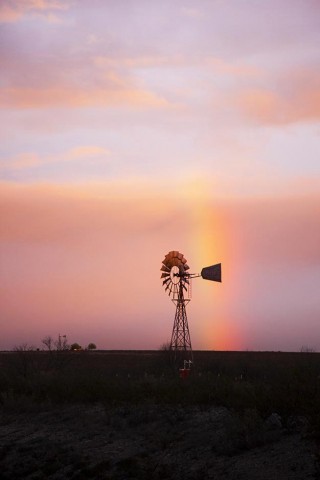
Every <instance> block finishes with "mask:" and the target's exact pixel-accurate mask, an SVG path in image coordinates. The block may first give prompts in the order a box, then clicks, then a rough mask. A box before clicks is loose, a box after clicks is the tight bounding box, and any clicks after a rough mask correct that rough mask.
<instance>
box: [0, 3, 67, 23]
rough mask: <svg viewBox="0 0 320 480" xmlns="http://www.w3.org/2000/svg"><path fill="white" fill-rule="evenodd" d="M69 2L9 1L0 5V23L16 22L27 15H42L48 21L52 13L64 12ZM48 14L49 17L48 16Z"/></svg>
mask: <svg viewBox="0 0 320 480" xmlns="http://www.w3.org/2000/svg"><path fill="white" fill-rule="evenodd" d="M69 5H70V2H68V1H67V0H66V1H59V0H11V1H7V2H1V4H0V23H1V22H2V23H11V22H17V21H19V20H20V19H22V18H23V17H24V16H25V15H27V14H34V13H36V14H39V13H40V14H42V15H43V16H44V18H47V19H48V20H49V21H50V20H52V19H53V16H52V13H50V12H52V11H59V10H66V9H68V8H69ZM48 12H49V15H48Z"/></svg>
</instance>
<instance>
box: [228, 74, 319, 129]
mask: <svg viewBox="0 0 320 480" xmlns="http://www.w3.org/2000/svg"><path fill="white" fill-rule="evenodd" d="M319 83H320V75H319V72H318V71H305V72H303V71H302V72H300V71H299V72H291V74H289V73H287V74H286V75H284V76H283V77H282V78H281V79H280V81H279V85H278V88H277V90H276V91H274V90H271V89H266V88H264V89H262V88H252V89H248V90H245V91H242V92H238V93H237V94H235V95H234V96H233V102H234V104H235V105H236V107H237V108H238V109H239V111H240V112H241V113H242V114H244V115H245V116H246V117H248V118H249V119H251V120H253V121H255V122H257V123H262V124H288V123H294V122H299V121H315V120H317V119H319V118H320V89H319Z"/></svg>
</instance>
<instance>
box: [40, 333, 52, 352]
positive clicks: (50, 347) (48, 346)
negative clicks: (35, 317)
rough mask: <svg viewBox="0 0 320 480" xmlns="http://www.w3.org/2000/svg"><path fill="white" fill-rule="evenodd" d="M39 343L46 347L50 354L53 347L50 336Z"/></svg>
mask: <svg viewBox="0 0 320 480" xmlns="http://www.w3.org/2000/svg"><path fill="white" fill-rule="evenodd" d="M41 341H42V343H43V344H44V345H45V346H46V347H47V349H48V351H49V352H51V351H52V347H53V338H52V337H51V335H47V336H46V337H44V338H43V339H42V340H41Z"/></svg>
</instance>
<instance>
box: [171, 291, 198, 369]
mask: <svg viewBox="0 0 320 480" xmlns="http://www.w3.org/2000/svg"><path fill="white" fill-rule="evenodd" d="M174 302H175V304H176V314H175V317H174V324H173V329H172V336H171V343H170V350H171V351H172V354H173V360H174V363H175V364H178V363H179V365H181V367H183V361H184V360H191V361H192V362H193V353H192V346H191V339H190V332H189V326H188V319H187V312H186V303H188V302H189V300H185V299H184V297H183V291H182V286H181V288H180V289H179V294H178V299H176V300H174Z"/></svg>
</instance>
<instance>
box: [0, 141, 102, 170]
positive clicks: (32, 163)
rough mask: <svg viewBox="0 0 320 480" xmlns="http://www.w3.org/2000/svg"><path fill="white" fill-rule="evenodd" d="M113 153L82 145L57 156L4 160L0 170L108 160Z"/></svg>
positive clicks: (28, 154) (23, 155) (29, 155)
mask: <svg viewBox="0 0 320 480" xmlns="http://www.w3.org/2000/svg"><path fill="white" fill-rule="evenodd" d="M110 154H111V151H110V150H108V149H106V148H104V147H99V146H97V145H80V146H77V147H74V148H71V149H69V150H67V151H65V152H62V153H60V154H56V155H43V156H39V155H38V154H37V153H33V152H25V153H21V154H19V155H16V156H15V157H13V158H10V159H7V160H3V161H2V162H1V164H0V170H23V169H28V168H33V167H38V166H40V165H47V164H49V163H61V162H66V161H67V162H68V161H77V160H82V159H84V160H86V159H106V157H109V156H110Z"/></svg>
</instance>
